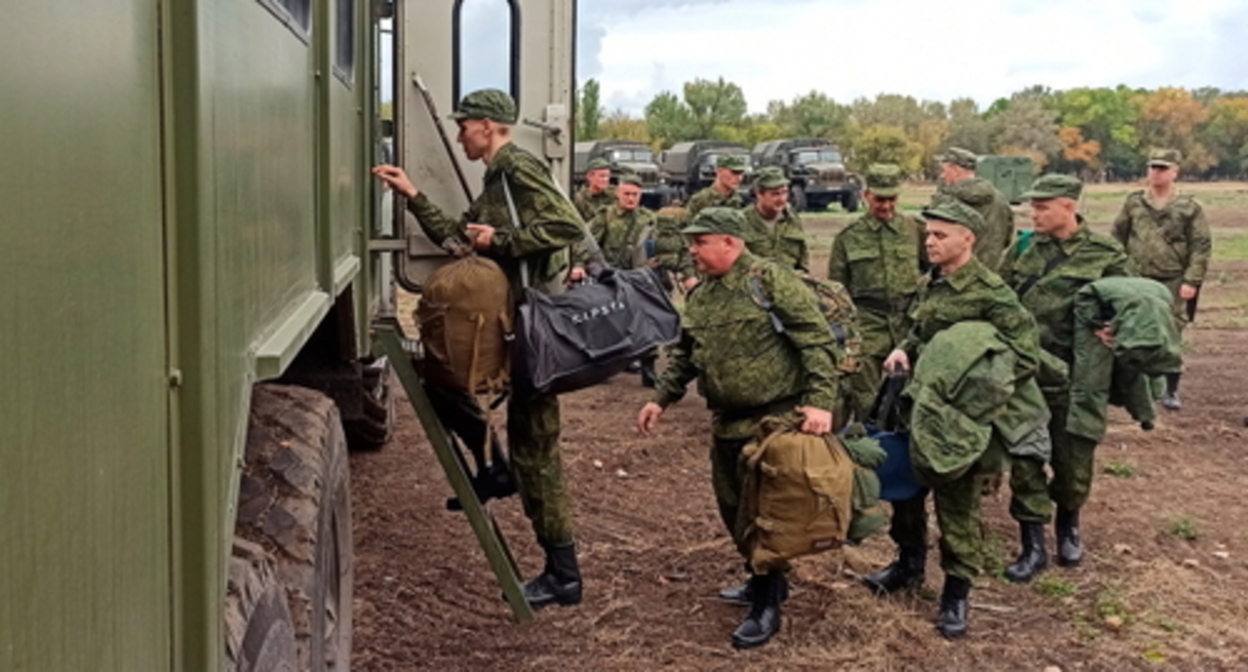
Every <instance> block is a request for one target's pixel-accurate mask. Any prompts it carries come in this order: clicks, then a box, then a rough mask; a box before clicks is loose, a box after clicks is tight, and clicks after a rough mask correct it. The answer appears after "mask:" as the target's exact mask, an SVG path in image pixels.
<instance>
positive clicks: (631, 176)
mask: <svg viewBox="0 0 1248 672" xmlns="http://www.w3.org/2000/svg"><path fill="white" fill-rule="evenodd" d="M615 181H616V182H617V183H618V184H632V185H636V186H638V187H640V186H641V176H640V175H638V174H637V173H634V172H632V171H628V172H625V173H620V176H619V177H617V178H615Z"/></svg>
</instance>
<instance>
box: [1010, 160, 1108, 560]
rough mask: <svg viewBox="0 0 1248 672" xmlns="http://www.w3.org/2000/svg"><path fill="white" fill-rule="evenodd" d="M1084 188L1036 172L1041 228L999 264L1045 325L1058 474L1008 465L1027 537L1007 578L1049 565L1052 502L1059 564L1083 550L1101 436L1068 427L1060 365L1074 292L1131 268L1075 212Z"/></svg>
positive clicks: (1069, 355)
mask: <svg viewBox="0 0 1248 672" xmlns="http://www.w3.org/2000/svg"><path fill="white" fill-rule="evenodd" d="M1082 191H1083V184H1082V183H1080V182H1079V180H1078V179H1076V178H1074V177H1069V176H1066V175H1045V176H1043V177H1041V178H1039V179H1038V180H1036V181H1035V183H1034V184H1033V185H1032V187H1031V190H1030V191H1028V192H1027V193H1025V194H1023V198H1028V199H1031V209H1032V220H1033V221H1034V223H1035V233H1034V234H1033V235H1032V236H1031V237H1030V238H1023V239H1021V240H1020V241H1019V243H1018V244H1017V245H1015V246H1014V247H1012V248H1010V251H1009V252H1008V253H1007V254H1006V258H1005V262H1004V263H1003V264H1002V268H1001V277H1002V279H1004V280H1005V282H1006V284H1007V285H1009V286H1010V287H1012V288H1013V289H1014V291H1015V292H1016V293H1017V294H1018V298H1019V300H1020V301H1021V302H1022V304H1023V307H1024V308H1026V309H1027V310H1029V311H1031V314H1032V315H1034V316H1035V318H1036V323H1037V325H1038V326H1039V329H1040V347H1041V348H1042V349H1043V350H1044V352H1045V354H1044V355H1043V356H1042V364H1041V367H1040V374H1039V380H1040V383H1041V387H1042V389H1043V390H1044V393H1045V401H1046V402H1047V403H1048V406H1049V411H1050V413H1051V414H1052V415H1051V418H1050V421H1049V436H1050V438H1051V440H1052V445H1053V453H1052V457H1051V458H1050V466H1051V468H1052V470H1053V478H1052V480H1048V479H1047V478H1046V477H1045V472H1044V463H1043V462H1042V461H1041V460H1039V459H1036V458H1027V457H1018V456H1016V457H1014V458H1013V460H1012V465H1011V467H1010V490H1011V491H1012V496H1011V499H1010V515H1011V516H1013V517H1014V519H1015V520H1017V521H1018V523H1019V536H1020V538H1021V541H1022V552H1021V553H1020V554H1019V557H1018V559H1017V560H1016V561H1015V562H1014V564H1011V565H1010V566H1009V567H1007V568H1006V570H1005V578H1006V579H1009V580H1010V581H1012V582H1014V583H1024V582H1027V581H1030V580H1031V578H1032V577H1033V576H1034V575H1035V574H1036V573H1037V572H1040V571H1041V570H1043V569H1044V568H1045V567H1046V566H1047V565H1048V553H1047V552H1046V551H1045V548H1044V527H1045V525H1047V524H1048V522H1049V520H1050V519H1052V517H1053V503H1054V502H1056V503H1057V551H1058V553H1057V562H1058V564H1060V565H1065V566H1072V565H1077V564H1079V561H1080V560H1081V559H1082V558H1083V547H1082V545H1081V543H1080V540H1079V509H1080V508H1081V507H1082V506H1083V504H1084V503H1085V502H1086V501H1087V500H1088V493H1089V491H1090V490H1091V488H1092V473H1093V468H1094V464H1093V462H1094V460H1093V454H1094V453H1093V451H1094V450H1095V449H1096V442H1095V441H1092V440H1090V439H1087V438H1084V437H1081V436H1075V435H1074V434H1070V433H1068V432H1067V431H1066V413H1067V409H1068V407H1069V405H1070V389H1069V380H1067V379H1066V377H1065V376H1064V375H1062V369H1063V368H1067V369H1068V368H1069V367H1071V366H1073V365H1074V362H1075V354H1074V339H1075V312H1074V307H1075V294H1076V293H1078V291H1079V290H1080V289H1081V288H1083V286H1084V285H1087V284H1088V283H1091V282H1094V281H1096V280H1098V279H1100V278H1105V277H1111V276H1123V275H1131V274H1132V273H1131V263H1130V261H1129V260H1128V259H1127V255H1126V252H1124V251H1123V249H1122V246H1121V245H1119V244H1118V243H1117V242H1116V241H1114V239H1112V238H1110V237H1109V236H1103V235H1101V234H1099V233H1093V232H1092V231H1091V230H1090V229H1089V228H1088V225H1087V223H1086V222H1084V221H1083V217H1082V216H1081V215H1079V214H1078V213H1077V212H1076V208H1077V206H1078V202H1079V195H1080V193H1081V192H1082ZM1046 359H1048V360H1049V362H1050V363H1049V364H1047V365H1046V364H1045V363H1044V362H1045V360H1046ZM1058 360H1060V362H1061V364H1058V363H1057V361H1058ZM1063 364H1064V365H1065V366H1064V367H1063Z"/></svg>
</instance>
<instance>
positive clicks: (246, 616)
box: [225, 537, 299, 672]
mask: <svg viewBox="0 0 1248 672" xmlns="http://www.w3.org/2000/svg"><path fill="white" fill-rule="evenodd" d="M225 653H226V662H227V666H226V668H227V669H228V670H230V672H268V671H271V670H283V671H284V670H290V671H291V672H294V671H295V670H296V668H295V665H296V664H297V661H298V659H299V654H298V650H297V647H296V645H295V626H294V624H293V623H292V622H291V619H290V607H289V606H288V605H287V604H286V591H285V590H283V589H282V586H281V584H279V583H278V581H277V574H276V572H275V571H274V569H273V560H272V558H270V557H269V554H268V552H267V551H265V550H264V547H263V546H260V545H259V544H253V543H251V542H249V541H247V540H245V539H242V538H240V537H235V538H234V553H233V555H232V556H231V557H230V576H229V580H228V587H227V590H226V594H225Z"/></svg>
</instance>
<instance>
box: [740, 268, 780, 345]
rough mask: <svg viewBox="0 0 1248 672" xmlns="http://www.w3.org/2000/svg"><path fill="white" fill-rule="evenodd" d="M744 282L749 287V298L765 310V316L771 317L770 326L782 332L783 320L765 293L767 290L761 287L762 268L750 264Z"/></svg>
mask: <svg viewBox="0 0 1248 672" xmlns="http://www.w3.org/2000/svg"><path fill="white" fill-rule="evenodd" d="M746 283H747V285H748V286H749V289H750V298H751V299H753V300H754V303H756V304H758V307H759V308H762V309H763V310H765V311H767V316H768V317H770V318H771V328H772V329H775V330H776V333H777V334H783V333H784V331H785V330H784V322H781V321H780V316H778V315H776V311H775V304H773V303H772V302H771V297H770V296H768V295H767V290H766V289H764V288H763V278H762V269H760V268H759V267H758V266H751V267H750V270H749V273H748V275H747V276H746Z"/></svg>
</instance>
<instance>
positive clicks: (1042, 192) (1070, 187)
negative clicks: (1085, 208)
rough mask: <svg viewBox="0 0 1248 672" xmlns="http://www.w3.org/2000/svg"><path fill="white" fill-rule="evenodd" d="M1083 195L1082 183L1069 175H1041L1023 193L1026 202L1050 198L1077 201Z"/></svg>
mask: <svg viewBox="0 0 1248 672" xmlns="http://www.w3.org/2000/svg"><path fill="white" fill-rule="evenodd" d="M1082 193H1083V182H1080V181H1079V178H1077V177H1073V176H1070V175H1058V174H1051V175H1041V176H1040V177H1038V178H1036V181H1035V182H1032V183H1031V189H1028V190H1027V191H1025V192H1023V195H1022V198H1024V199H1026V200H1034V201H1044V200H1048V199H1050V198H1069V199H1072V200H1076V201H1077V200H1079V195H1080V194H1082Z"/></svg>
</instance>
